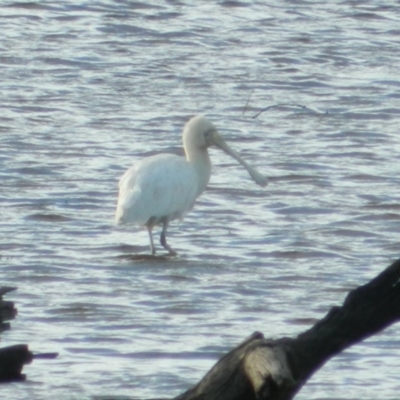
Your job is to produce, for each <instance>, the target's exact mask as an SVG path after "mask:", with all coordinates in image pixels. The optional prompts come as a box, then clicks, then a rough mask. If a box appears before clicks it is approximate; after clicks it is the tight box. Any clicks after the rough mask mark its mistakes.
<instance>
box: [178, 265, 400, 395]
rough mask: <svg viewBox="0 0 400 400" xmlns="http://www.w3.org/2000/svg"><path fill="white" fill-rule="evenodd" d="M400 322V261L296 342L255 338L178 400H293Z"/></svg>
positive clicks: (348, 297)
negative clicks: (326, 367)
mask: <svg viewBox="0 0 400 400" xmlns="http://www.w3.org/2000/svg"><path fill="white" fill-rule="evenodd" d="M399 319H400V260H398V261H396V262H394V263H393V264H392V265H391V266H390V267H388V268H387V269H386V270H384V271H383V272H382V273H381V274H379V275H378V276H377V277H376V278H375V279H373V280H372V281H370V282H369V283H367V284H366V285H364V286H360V287H358V288H357V289H355V290H353V291H351V292H350V293H349V294H348V295H347V297H346V299H345V301H344V303H343V305H342V306H341V307H334V308H332V309H331V310H330V311H329V312H328V314H327V315H326V316H325V317H324V318H323V319H322V320H320V321H318V322H317V323H316V324H315V325H314V326H313V327H312V328H311V329H309V330H308V331H306V332H304V333H302V334H300V335H298V336H297V337H296V338H282V339H278V340H268V339H265V338H264V337H263V335H262V334H261V333H254V334H253V335H252V336H250V337H249V338H248V339H246V340H245V341H244V342H243V343H242V344H240V345H239V346H238V347H236V348H235V349H233V350H232V351H230V352H229V353H228V354H226V355H225V356H224V357H223V358H221V360H219V361H218V362H217V364H216V365H215V366H214V367H213V368H212V369H211V370H210V371H209V372H208V373H207V374H206V376H205V377H204V378H203V379H202V380H201V381H200V382H199V383H198V384H197V385H196V386H194V387H193V388H191V389H189V390H188V391H187V392H185V393H183V394H181V395H180V396H178V397H176V398H175V400H217V399H218V400H290V399H293V397H294V396H295V395H296V393H297V392H298V391H299V390H300V389H301V387H302V386H303V385H304V384H305V383H306V382H307V380H308V379H309V378H310V377H311V376H312V374H313V373H314V372H315V371H317V370H318V369H319V368H320V367H321V366H322V365H323V364H325V363H326V362H327V361H328V360H329V359H330V358H332V357H333V356H335V355H336V354H338V353H340V352H341V351H343V350H344V349H346V348H347V347H349V346H351V345H353V344H355V343H357V342H359V341H361V340H364V339H366V338H367V337H369V336H371V335H373V334H375V333H377V332H379V331H381V330H382V329H384V328H386V327H387V326H389V325H391V324H393V323H394V322H396V321H398V320H399Z"/></svg>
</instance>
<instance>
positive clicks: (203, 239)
mask: <svg viewBox="0 0 400 400" xmlns="http://www.w3.org/2000/svg"><path fill="white" fill-rule="evenodd" d="M399 22H400V9H399V7H398V3H397V2H386V3H385V5H381V4H380V3H379V2H376V1H372V0H371V1H364V2H357V1H348V0H347V1H335V2H331V3H330V4H326V3H325V2H307V1H302V2H297V1H296V2H295V1H285V2H279V1H275V0H273V1H270V2H268V3H265V2H261V1H259V2H258V1H219V2H214V3H213V4H211V3H209V4H208V3H204V4H200V5H199V4H195V3H193V2H189V1H167V2H160V1H153V2H141V1H137V2H134V1H129V2H120V1H111V0H99V1H96V2H79V3H77V2H72V1H61V2H54V1H40V2H24V1H23V2H7V3H3V5H2V6H1V8H0V24H1V26H2V40H1V42H0V68H1V76H2V78H1V79H0V88H1V90H0V99H1V102H0V104H1V106H2V107H1V108H2V112H1V114H0V166H1V168H0V185H1V197H0V202H1V210H2V224H1V228H0V229H1V237H0V255H1V258H0V263H1V281H0V284H2V285H12V286H18V291H17V292H14V293H11V294H9V295H7V299H8V300H13V301H15V303H16V306H17V308H18V310H19V315H18V317H17V319H16V320H14V321H13V322H12V329H11V330H10V331H8V332H5V333H2V335H1V339H2V346H6V345H10V344H14V343H29V346H30V348H31V349H32V350H34V351H36V352H47V351H57V352H59V353H60V355H59V357H58V359H56V360H54V361H40V360H37V361H35V362H34V363H33V364H32V365H30V366H27V367H26V368H25V369H24V370H25V372H26V373H27V374H28V380H27V381H26V382H25V383H16V384H11V385H6V386H2V387H1V388H0V390H1V393H2V398H3V397H4V398H7V399H11V400H17V399H18V400H24V399H54V398H57V399H94V398H97V397H100V396H107V395H112V396H115V397H119V398H122V397H127V398H130V399H142V398H151V397H153V398H154V397H165V398H168V397H173V396H176V395H178V394H179V393H181V392H182V391H184V390H186V389H187V388H188V387H190V386H191V385H192V384H194V383H196V382H197V381H198V380H199V379H200V378H201V377H202V376H203V375H204V373H205V372H206V371H208V369H209V368H210V367H211V366H212V365H213V363H214V362H215V361H216V360H217V359H218V357H220V356H221V355H222V354H223V353H224V352H226V351H227V350H229V349H230V348H232V347H233V346H235V345H236V344H238V343H239V342H241V341H242V340H243V339H244V338H245V337H247V336H248V335H249V334H251V333H252V332H253V331H255V330H259V331H262V332H263V333H264V334H265V336H266V337H273V338H276V337H280V336H289V335H296V334H298V333H300V332H302V331H304V330H305V329H307V328H308V327H309V326H310V325H311V324H312V321H313V320H314V319H319V318H321V317H323V316H324V315H325V314H326V312H327V311H328V310H329V308H330V307H331V306H333V305H339V304H340V303H341V302H342V301H343V299H344V297H345V295H346V293H347V292H348V291H349V290H350V289H352V288H354V287H355V286H357V285H359V284H362V283H365V282H366V281H368V280H369V279H371V278H372V277H374V276H375V275H376V274H377V273H378V272H380V271H381V270H382V269H383V268H384V267H386V266H387V265H389V264H390V262H391V261H392V260H394V259H396V258H398V256H399V246H400V232H399V224H400V202H399V199H400V196H399V185H400V164H399V162H398V160H399V155H400V139H399V136H398V133H399V132H398V131H399V122H398V120H399V114H400V111H399V110H400V107H399V105H400V76H399V72H398V65H399V63H400V48H399V45H398V43H399V38H400V29H399V26H400V25H399ZM270 106H273V107H271V108H269V109H268V110H265V111H264V112H262V113H261V114H259V113H260V111H262V110H263V109H265V108H267V107H270ZM198 113H204V114H207V116H208V117H209V118H210V119H211V120H212V121H213V122H214V123H215V124H216V126H217V127H218V128H219V130H220V132H221V134H222V135H223V136H224V137H225V138H226V140H227V141H228V142H229V143H230V144H231V145H232V146H233V147H234V148H235V149H237V150H238V151H240V153H241V154H242V155H243V157H244V158H245V159H246V160H247V161H248V162H250V163H251V164H253V165H255V166H256V167H257V168H258V169H259V170H260V171H262V172H263V173H265V174H266V175H268V176H269V177H270V185H269V186H268V187H267V188H265V189H262V188H259V187H258V186H256V185H255V184H254V183H253V182H252V181H251V180H250V179H249V177H248V176H247V173H246V171H244V170H243V169H242V168H241V167H240V166H239V165H237V164H236V162H235V161H233V160H231V159H229V158H228V157H227V156H226V155H225V154H222V153H221V152H220V151H218V150H212V151H211V157H212V161H213V164H214V167H213V176H212V178H211V182H210V185H209V188H208V190H207V191H206V192H205V193H204V194H203V196H202V197H201V198H200V199H199V200H198V202H197V204H196V206H195V208H194V210H193V211H192V212H191V213H190V214H189V215H188V216H187V218H186V219H185V220H184V221H183V222H181V223H180V224H177V223H175V224H172V225H171V228H170V234H169V242H170V244H171V245H172V246H173V247H174V248H175V249H176V250H178V252H179V256H178V257H166V256H164V255H163V254H164V252H163V251H161V249H159V253H160V256H159V257H156V258H154V257H148V256H147V255H148V253H149V247H148V237H147V233H146V232H145V231H141V230H139V229H136V230H132V229H130V228H128V227H115V226H114V224H113V217H114V215H113V214H114V210H115V203H116V196H117V181H118V179H119V177H120V176H121V174H122V173H123V172H124V170H125V169H127V168H128V167H129V166H130V165H131V164H132V163H133V162H134V161H137V160H139V159H141V158H142V157H143V156H147V155H151V154H156V153H158V152H172V153H176V154H181V153H182V150H181V142H180V135H181V130H182V126H183V124H184V123H185V121H186V120H187V119H188V118H189V117H190V116H192V115H194V114H198ZM257 114H259V115H258V116H257V117H256V118H253V117H254V116H256V115H257ZM398 337H399V327H398V326H396V325H394V326H392V327H390V328H389V329H387V330H386V331H385V332H383V333H381V334H380V335H377V336H375V337H374V338H371V339H369V340H367V341H366V342H364V343H362V344H360V345H357V346H355V347H353V348H351V349H349V350H348V351H347V352H345V353H343V354H341V355H340V356H338V357H336V358H334V359H333V360H331V361H330V362H329V363H328V364H327V365H326V366H324V368H323V369H321V370H320V371H319V372H318V373H317V374H316V375H315V376H314V377H313V378H312V380H311V381H310V382H309V383H308V385H307V386H306V387H304V389H303V390H302V391H301V392H300V393H299V394H298V396H297V397H296V399H333V398H335V399H359V398H367V399H368V398H371V399H372V398H381V399H395V398H397V397H398V392H399V389H400V383H399V381H398V373H399V369H400V349H399V339H398Z"/></svg>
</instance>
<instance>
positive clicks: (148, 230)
mask: <svg viewBox="0 0 400 400" xmlns="http://www.w3.org/2000/svg"><path fill="white" fill-rule="evenodd" d="M146 228H147V232H149V237H150V248H151V254H152V255H153V256H154V254H156V248H155V247H154V242H153V234H152V233H151V231H152V230H153V226H152V225H147V226H146Z"/></svg>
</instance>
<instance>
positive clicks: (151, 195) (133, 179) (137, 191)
mask: <svg viewBox="0 0 400 400" xmlns="http://www.w3.org/2000/svg"><path fill="white" fill-rule="evenodd" d="M119 190H120V192H119V197H118V205H117V213H116V219H117V221H124V222H131V223H134V224H138V225H144V224H146V223H147V222H148V221H149V219H150V218H152V217H153V218H155V221H159V220H160V219H162V218H165V217H167V218H168V219H170V220H172V219H176V218H183V217H184V215H185V214H186V213H187V212H188V211H189V210H190V209H191V208H192V206H193V204H194V202H195V200H196V197H197V193H198V180H197V175H196V172H195V171H194V168H193V167H192V166H191V165H190V164H189V163H188V162H187V161H186V160H185V159H184V158H183V157H178V156H174V155H169V154H163V155H158V156H153V157H149V158H147V159H145V160H143V161H142V162H141V163H139V165H138V166H136V167H135V166H134V167H131V168H130V169H129V170H128V171H127V172H126V173H125V174H124V175H123V176H122V178H121V180H120V183H119Z"/></svg>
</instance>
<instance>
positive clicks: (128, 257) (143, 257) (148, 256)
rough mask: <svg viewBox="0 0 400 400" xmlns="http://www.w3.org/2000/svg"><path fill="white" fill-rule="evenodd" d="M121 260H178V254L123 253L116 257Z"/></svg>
mask: <svg viewBox="0 0 400 400" xmlns="http://www.w3.org/2000/svg"><path fill="white" fill-rule="evenodd" d="M116 258H117V259H119V260H127V261H170V260H176V259H177V256H173V255H170V254H160V255H157V254H156V255H152V254H121V255H119V256H117V257H116Z"/></svg>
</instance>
